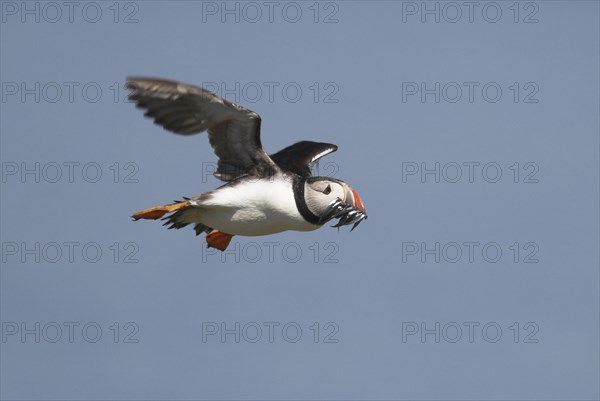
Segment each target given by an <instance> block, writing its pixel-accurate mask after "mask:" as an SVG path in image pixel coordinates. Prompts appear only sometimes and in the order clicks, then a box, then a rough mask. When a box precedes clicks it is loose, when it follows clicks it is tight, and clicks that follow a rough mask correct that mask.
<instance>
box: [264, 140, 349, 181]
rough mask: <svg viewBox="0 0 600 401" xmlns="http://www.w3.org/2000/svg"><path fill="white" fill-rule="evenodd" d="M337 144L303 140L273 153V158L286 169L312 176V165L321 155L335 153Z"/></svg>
mask: <svg viewBox="0 0 600 401" xmlns="http://www.w3.org/2000/svg"><path fill="white" fill-rule="evenodd" d="M337 148H338V147H337V146H336V145H334V144H331V143H321V142H311V141H301V142H297V143H295V144H293V145H290V146H288V147H287V148H284V149H282V150H280V151H279V152H277V153H275V154H272V155H271V156H270V157H271V160H273V161H274V162H275V164H277V166H279V168H280V169H282V170H284V171H289V172H292V173H294V174H298V175H299V176H301V177H310V176H311V172H310V166H312V164H313V163H314V162H316V161H317V160H319V159H320V158H321V157H323V156H325V155H328V154H329V153H333V152H335V151H336V150H337Z"/></svg>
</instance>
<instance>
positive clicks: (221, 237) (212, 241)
mask: <svg viewBox="0 0 600 401" xmlns="http://www.w3.org/2000/svg"><path fill="white" fill-rule="evenodd" d="M232 237H233V235H232V234H226V233H222V232H221V231H219V230H212V231H211V232H210V233H208V234H207V235H206V243H207V244H208V246H209V247H210V248H216V249H218V250H219V251H224V250H225V249H227V247H228V246H229V243H230V242H231V238H232Z"/></svg>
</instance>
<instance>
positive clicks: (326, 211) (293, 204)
mask: <svg viewBox="0 0 600 401" xmlns="http://www.w3.org/2000/svg"><path fill="white" fill-rule="evenodd" d="M126 88H127V89H128V90H129V94H128V98H129V99H130V100H131V101H132V102H134V103H135V105H136V107H137V108H140V109H142V110H144V111H145V114H144V115H145V116H146V117H150V118H152V119H153V120H154V123H155V124H157V125H160V126H162V127H163V128H164V129H165V130H167V131H170V132H173V133H175V134H179V135H194V134H199V133H202V132H204V131H207V132H208V140H209V142H210V145H211V146H212V148H213V151H214V153H215V154H216V156H217V158H218V163H217V169H216V171H215V172H214V174H213V175H214V176H215V177H216V178H217V179H219V180H221V181H224V182H225V184H224V185H222V186H220V187H218V188H216V189H214V190H212V191H209V192H204V193H201V194H200V195H196V196H193V197H183V199H182V200H179V201H174V202H173V203H169V204H165V205H160V206H155V207H151V208H149V209H144V210H141V211H138V212H135V213H133V215H132V216H131V217H132V219H133V220H134V221H137V220H140V219H147V220H157V219H160V218H162V220H166V222H165V223H164V225H165V226H167V227H168V228H170V229H172V228H175V229H179V228H183V227H186V226H188V225H190V224H193V225H194V230H195V232H196V235H200V234H201V233H206V243H207V246H208V247H212V248H216V249H218V250H220V251H224V250H226V249H227V246H228V245H229V243H230V242H231V238H232V237H233V236H234V235H239V236H261V235H271V234H276V233H279V232H282V231H287V230H294V231H312V230H316V229H318V228H319V227H322V226H323V225H325V224H326V223H327V222H329V221H331V220H337V223H336V224H335V225H333V227H337V228H338V229H339V227H342V226H345V225H350V224H352V225H353V226H352V229H351V230H350V231H352V230H354V228H356V226H358V224H359V223H360V222H361V221H363V220H365V219H366V218H367V212H366V209H365V206H364V204H363V202H362V200H361V198H360V197H359V196H358V193H357V192H356V191H355V190H354V189H353V188H352V187H350V186H349V185H348V184H346V183H345V182H343V181H341V180H339V179H335V178H332V177H317V176H313V175H312V174H311V166H312V165H313V164H314V163H315V162H316V161H317V160H319V159H320V158H322V157H323V156H325V155H328V154H330V153H332V152H335V151H336V150H337V146H336V145H334V144H330V143H322V142H312V141H301V142H297V143H295V144H293V145H290V146H288V147H286V148H284V149H282V150H280V151H279V152H277V153H274V154H271V155H269V154H267V152H266V151H265V150H264V149H263V147H262V144H261V140H260V125H261V118H260V116H259V115H258V114H257V113H255V112H254V111H252V110H249V109H247V108H245V107H242V106H240V105H238V104H235V103H232V102H229V101H228V100H225V99H223V98H221V97H219V96H217V95H216V94H214V93H212V92H210V91H208V90H206V89H204V88H201V87H198V86H194V85H189V84H185V83H181V82H177V81H171V80H165V79H155V78H144V77H129V78H127V81H126Z"/></svg>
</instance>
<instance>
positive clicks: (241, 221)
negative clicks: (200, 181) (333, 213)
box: [196, 176, 319, 236]
mask: <svg viewBox="0 0 600 401" xmlns="http://www.w3.org/2000/svg"><path fill="white" fill-rule="evenodd" d="M198 206H199V210H198V213H197V214H196V216H197V218H198V221H199V222H201V223H203V224H205V225H207V226H209V227H213V228H216V229H217V230H220V231H223V232H226V233H229V234H236V235H247V236H257V235H268V234H274V233H278V232H281V231H287V230H295V231H311V230H315V229H317V228H318V227H319V226H316V225H314V224H311V223H309V222H307V221H306V220H304V218H303V217H302V215H300V212H298V208H297V207H296V201H295V200H294V191H293V187H292V181H291V179H289V178H284V177H283V176H275V177H271V178H267V179H263V180H258V179H248V180H244V181H242V182H239V183H237V184H236V185H232V186H225V187H223V188H220V189H217V190H215V191H213V192H212V193H211V196H210V197H209V198H208V199H206V200H203V201H202V202H201V203H200V204H198Z"/></svg>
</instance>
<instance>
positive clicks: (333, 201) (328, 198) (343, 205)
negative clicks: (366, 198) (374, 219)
mask: <svg viewBox="0 0 600 401" xmlns="http://www.w3.org/2000/svg"><path fill="white" fill-rule="evenodd" d="M303 185H304V188H303V190H304V191H303V192H304V201H305V204H306V207H307V208H308V210H309V211H310V213H312V214H313V215H314V216H316V217H317V218H318V224H321V225H322V224H325V223H327V222H328V221H329V220H332V219H339V221H338V223H337V224H336V225H334V226H333V227H341V226H345V225H348V224H354V226H353V227H352V230H354V228H356V226H357V225H358V224H359V223H360V222H361V221H363V220H365V219H366V218H367V211H366V209H365V206H364V204H363V202H362V200H361V199H360V197H359V196H358V193H356V191H355V190H354V189H352V188H351V187H350V186H349V185H348V184H346V183H345V182H343V181H341V180H337V179H335V178H330V177H310V178H307V179H306V180H305V181H304V182H303Z"/></svg>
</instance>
